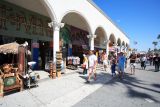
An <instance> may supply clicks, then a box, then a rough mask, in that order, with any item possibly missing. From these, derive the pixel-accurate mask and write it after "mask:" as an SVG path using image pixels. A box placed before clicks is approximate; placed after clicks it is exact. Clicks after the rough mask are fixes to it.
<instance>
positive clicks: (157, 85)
mask: <svg viewBox="0 0 160 107" xmlns="http://www.w3.org/2000/svg"><path fill="white" fill-rule="evenodd" d="M152 86H153V87H156V88H160V84H152Z"/></svg>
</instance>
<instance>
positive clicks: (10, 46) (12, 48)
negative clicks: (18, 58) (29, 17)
mask: <svg viewBox="0 0 160 107" xmlns="http://www.w3.org/2000/svg"><path fill="white" fill-rule="evenodd" d="M19 46H20V44H18V43H17V42H12V43H7V44H4V45H0V53H4V54H9V53H11V54H18V47H19ZM28 54H29V55H31V52H30V51H29V50H28Z"/></svg>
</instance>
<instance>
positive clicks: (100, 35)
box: [94, 26, 108, 49]
mask: <svg viewBox="0 0 160 107" xmlns="http://www.w3.org/2000/svg"><path fill="white" fill-rule="evenodd" d="M94 34H95V35H96V38H95V39H94V44H95V47H96V46H97V47H99V48H104V49H105V48H106V44H107V41H108V38H107V34H106V32H105V30H104V28H103V27H102V26H99V27H97V28H96V30H95V32H94Z"/></svg>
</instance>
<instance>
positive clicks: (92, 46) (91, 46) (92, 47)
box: [87, 34, 96, 50]
mask: <svg viewBox="0 0 160 107" xmlns="http://www.w3.org/2000/svg"><path fill="white" fill-rule="evenodd" d="M87 37H88V38H89V46H90V50H94V38H96V35H93V34H92V35H87Z"/></svg>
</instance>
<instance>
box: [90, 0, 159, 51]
mask: <svg viewBox="0 0 160 107" xmlns="http://www.w3.org/2000/svg"><path fill="white" fill-rule="evenodd" d="M93 1H94V2H95V3H96V4H97V6H98V7H100V8H101V9H102V10H103V11H104V12H105V13H106V14H107V15H108V16H109V17H110V18H111V19H112V21H113V22H115V23H116V24H117V25H118V26H119V27H120V28H121V29H122V30H123V31H124V32H125V33H126V34H127V35H128V36H129V38H130V46H131V47H132V48H137V49H138V51H148V49H149V48H151V49H153V48H154V46H153V44H152V42H153V41H158V40H157V36H158V34H160V0H93ZM134 41H137V42H138V44H137V45H134ZM159 46H160V45H159ZM157 47H158V46H157Z"/></svg>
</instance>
